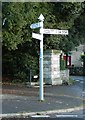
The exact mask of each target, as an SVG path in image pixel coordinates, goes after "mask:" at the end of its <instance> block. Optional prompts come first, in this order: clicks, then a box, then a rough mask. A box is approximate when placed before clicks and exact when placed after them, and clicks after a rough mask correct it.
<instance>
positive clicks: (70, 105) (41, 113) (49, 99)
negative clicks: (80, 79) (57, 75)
mask: <svg viewBox="0 0 85 120" xmlns="http://www.w3.org/2000/svg"><path fill="white" fill-rule="evenodd" d="M80 84H82V83H79V84H76V83H75V84H73V85H67V86H65V85H61V86H51V85H44V101H40V100H39V86H31V87H27V86H26V85H12V84H5V85H2V94H1V95H0V98H1V99H2V113H1V114H0V117H7V118H10V117H54V118H55V117H63V115H64V116H66V115H67V116H70V117H80V118H82V117H83V116H84V114H83V113H84V110H83V109H84V106H83V103H84V101H85V99H84V97H83V96H84V95H83V94H82V93H84V92H83V91H82V90H83V88H82V85H80ZM1 99H0V101H1Z"/></svg>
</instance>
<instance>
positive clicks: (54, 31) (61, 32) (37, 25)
mask: <svg viewBox="0 0 85 120" xmlns="http://www.w3.org/2000/svg"><path fill="white" fill-rule="evenodd" d="M38 19H39V20H40V22H39V23H34V24H31V25H30V28H31V29H36V28H40V34H36V33H32V37H33V38H35V39H38V40H40V100H41V101H43V100H44V95H43V34H58V35H68V30H58V29H44V28H43V21H44V16H43V15H42V14H41V15H40V16H39V18H38Z"/></svg>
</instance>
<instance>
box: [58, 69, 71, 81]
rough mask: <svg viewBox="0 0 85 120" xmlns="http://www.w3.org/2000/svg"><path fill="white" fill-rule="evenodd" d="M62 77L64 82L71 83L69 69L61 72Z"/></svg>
mask: <svg viewBox="0 0 85 120" xmlns="http://www.w3.org/2000/svg"><path fill="white" fill-rule="evenodd" d="M60 77H61V80H62V81H66V82H69V69H66V70H61V71H60Z"/></svg>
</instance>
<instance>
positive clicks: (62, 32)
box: [40, 29, 68, 35]
mask: <svg viewBox="0 0 85 120" xmlns="http://www.w3.org/2000/svg"><path fill="white" fill-rule="evenodd" d="M40 33H43V34H58V35H68V30H58V29H40Z"/></svg>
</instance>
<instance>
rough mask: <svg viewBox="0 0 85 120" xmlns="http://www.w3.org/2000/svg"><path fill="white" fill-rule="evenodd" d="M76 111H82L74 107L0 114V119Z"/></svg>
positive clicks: (80, 108)
mask: <svg viewBox="0 0 85 120" xmlns="http://www.w3.org/2000/svg"><path fill="white" fill-rule="evenodd" d="M77 110H82V111H83V107H75V108H69V109H60V110H48V111H41V112H30V113H27V112H25V113H9V114H0V117H6V118H9V117H21V116H22V117H25V116H29V115H30V116H35V115H36V114H37V113H39V114H53V113H56V114H57V113H58V114H59V113H65V112H66V113H67V112H68V113H69V112H73V111H77Z"/></svg>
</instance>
